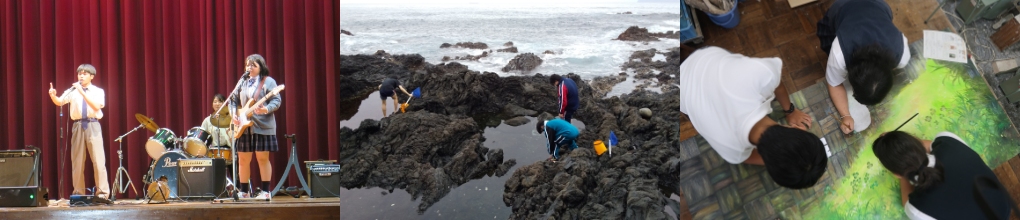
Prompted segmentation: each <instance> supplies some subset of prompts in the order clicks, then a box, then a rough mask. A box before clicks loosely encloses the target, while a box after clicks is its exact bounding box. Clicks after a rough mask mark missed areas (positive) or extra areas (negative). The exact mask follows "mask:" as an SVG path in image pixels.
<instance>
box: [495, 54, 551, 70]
mask: <svg viewBox="0 0 1020 220" xmlns="http://www.w3.org/2000/svg"><path fill="white" fill-rule="evenodd" d="M538 65H542V58H539V57H538V56H537V55H535V54H533V53H522V54H518V55H517V56H515V57H514V59H512V60H510V62H509V63H507V64H506V66H504V67H503V69H502V70H503V72H510V71H514V70H521V71H531V70H533V69H535V68H536V67H538Z"/></svg>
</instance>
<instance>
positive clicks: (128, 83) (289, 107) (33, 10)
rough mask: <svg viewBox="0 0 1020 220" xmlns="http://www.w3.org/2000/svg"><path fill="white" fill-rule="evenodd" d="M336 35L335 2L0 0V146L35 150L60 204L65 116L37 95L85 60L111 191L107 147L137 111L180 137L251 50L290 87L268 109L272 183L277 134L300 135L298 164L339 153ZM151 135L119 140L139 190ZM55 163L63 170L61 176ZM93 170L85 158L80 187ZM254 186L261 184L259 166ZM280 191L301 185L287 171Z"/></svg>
mask: <svg viewBox="0 0 1020 220" xmlns="http://www.w3.org/2000/svg"><path fill="white" fill-rule="evenodd" d="M339 36H340V2H339V0H243V1H230V0H215V1H207V0H183V1H178V0H165V1H132V0H124V1H118V0H105V1H75V0H31V1H22V0H0V86H3V88H0V91H2V92H4V94H0V98H2V101H0V105H2V107H0V109H2V110H0V111H2V113H0V130H2V131H0V144H2V146H0V149H23V148H25V146H26V145H35V146H37V147H39V148H41V149H42V151H43V158H42V160H41V164H42V166H43V171H42V179H43V184H42V185H43V186H45V187H49V188H50V192H51V196H50V198H57V196H56V195H57V192H58V180H59V177H60V176H63V177H64V181H63V182H64V183H63V192H62V194H61V195H60V198H68V196H69V194H70V192H71V190H72V186H71V165H70V159H69V158H70V156H69V154H70V151H69V150H67V148H66V146H67V144H66V143H68V142H69V141H68V140H69V139H70V135H69V133H66V130H67V129H69V127H65V126H68V125H70V123H68V122H69V118H68V117H67V111H68V109H67V107H66V106H65V107H64V108H63V111H64V112H65V113H64V117H63V118H61V117H59V114H60V111H61V108H58V107H56V106H54V105H53V103H52V102H51V101H50V100H49V97H48V95H47V92H46V91H47V90H48V89H49V83H50V82H52V83H53V85H54V87H55V88H56V89H57V90H58V93H61V92H63V91H64V90H65V89H67V88H69V87H70V86H71V84H72V83H73V82H75V81H76V76H75V73H74V70H75V69H76V68H77V66H78V65H79V64H82V63H90V64H92V65H94V66H96V69H97V70H98V74H97V75H96V78H95V79H94V81H93V82H94V83H95V84H96V85H97V86H99V87H101V88H103V89H105V90H106V100H107V101H106V107H105V108H104V109H103V111H104V114H105V117H104V118H103V119H102V120H100V124H101V125H102V128H103V141H104V144H105V145H106V146H105V153H106V167H107V173H108V176H109V180H107V181H110V185H111V189H112V187H113V180H114V178H116V171H117V167H118V161H117V149H118V143H117V142H114V141H113V140H114V139H116V138H117V137H118V136H120V135H121V134H124V133H126V132H127V131H129V130H131V129H132V128H134V127H136V126H138V125H139V123H138V122H137V121H136V120H135V118H134V114H135V113H142V114H145V115H148V116H149V117H153V118H155V121H156V123H158V124H159V126H160V127H163V128H169V129H171V130H172V131H173V132H174V133H176V134H177V136H184V135H185V133H186V132H187V131H188V129H190V128H191V127H195V126H200V125H201V122H202V120H203V119H204V118H205V117H206V116H208V115H209V114H211V113H212V111H213V110H212V107H211V105H212V101H211V97H212V95H213V94H215V93H221V94H223V95H228V93H229V92H230V91H231V89H233V87H234V85H235V83H236V82H237V80H238V79H239V77H240V76H241V74H242V73H243V72H244V68H243V65H244V63H243V61H244V58H245V57H246V56H247V55H249V54H253V53H258V54H262V55H263V56H264V57H265V58H266V60H267V62H268V64H267V65H268V68H269V69H270V70H271V76H272V77H273V78H276V81H277V82H278V83H280V84H285V85H287V89H286V90H284V91H283V92H282V93H281V94H282V97H283V106H282V108H280V110H279V111H277V112H276V120H277V126H278V129H277V136H278V138H279V141H280V143H279V144H280V151H278V152H275V153H272V156H271V158H272V163H273V178H272V183H273V186H275V185H276V183H277V182H278V181H279V180H280V178H281V175H282V174H283V171H284V166H285V165H287V162H288V157H289V149H290V143H289V142H288V141H287V139H285V138H284V137H283V135H284V134H292V133H293V134H297V140H298V143H297V146H298V148H297V151H298V158H299V159H300V160H301V161H305V160H315V159H333V160H335V159H337V158H338V157H339V155H340V153H339V137H338V135H339V133H340V128H339V127H338V126H337V123H336V122H338V121H339V119H338V118H337V116H336V115H335V114H333V113H335V112H337V111H338V109H339V106H338V102H337V101H335V100H338V99H339V97H338V96H339V92H338V90H337V87H338V86H339V84H340V79H339V77H337V74H336V73H338V72H339V69H340V67H339V63H340V56H339V55H340V44H339V42H340V40H339V39H340V37H339ZM62 127H63V129H64V131H65V136H64V139H61V135H60V133H61V128H62ZM153 134H154V133H152V132H149V131H147V130H144V129H142V130H139V131H138V132H135V133H132V134H130V135H128V136H127V137H126V138H125V139H124V143H123V148H124V166H125V167H126V168H127V169H128V171H130V176H131V179H132V180H133V182H134V184H135V187H136V188H138V189H140V190H141V189H143V188H144V186H143V185H142V175H143V174H145V173H146V172H148V170H149V162H150V159H149V157H148V156H147V154H146V152H145V149H144V144H145V141H146V140H147V139H148V138H149V137H150V136H152V135H153ZM61 151H64V152H63V154H64V155H63V157H62V158H60V157H58V153H60V152H61ZM61 160H63V161H65V162H66V163H67V164H65V165H64V167H63V168H62V169H61V168H60V164H59V163H58V162H59V161H61ZM252 165H253V166H257V162H255V160H254V159H253V160H252ZM301 166H302V170H303V169H304V168H303V166H304V164H303V163H302V164H301ZM91 167H92V166H91V162H86V168H85V170H86V173H85V175H86V179H87V185H88V186H89V187H91V186H94V184H93V181H92V177H93V175H92V168H91ZM291 172H292V173H293V171H291ZM302 172H304V171H302ZM302 175H303V173H302ZM251 178H252V182H253V183H258V182H259V181H261V180H260V179H259V171H258V169H256V167H253V169H252V177H251ZM285 185H299V183H298V182H297V179H296V177H295V176H294V174H290V177H289V181H288V182H287V183H286V184H285ZM256 186H257V184H256ZM129 191H130V189H129ZM134 197H135V195H134V194H133V193H130V194H129V195H123V194H121V195H119V198H134Z"/></svg>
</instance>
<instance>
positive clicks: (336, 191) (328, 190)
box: [308, 164, 340, 198]
mask: <svg viewBox="0 0 1020 220" xmlns="http://www.w3.org/2000/svg"><path fill="white" fill-rule="evenodd" d="M308 173H309V175H310V176H311V177H310V178H309V179H308V187H309V188H312V190H311V191H312V194H311V195H309V197H312V198H323V197H340V165H339V164H328V165H313V166H312V167H311V168H309V169H308Z"/></svg>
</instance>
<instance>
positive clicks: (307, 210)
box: [0, 196, 340, 220]
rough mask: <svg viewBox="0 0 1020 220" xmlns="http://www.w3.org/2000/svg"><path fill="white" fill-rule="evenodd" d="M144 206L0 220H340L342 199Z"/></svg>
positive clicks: (49, 210)
mask: <svg viewBox="0 0 1020 220" xmlns="http://www.w3.org/2000/svg"><path fill="white" fill-rule="evenodd" d="M144 202H145V201H144V200H133V199H130V200H125V199H121V200H117V201H116V202H115V203H114V204H113V205H96V206H80V207H69V206H68V204H67V201H66V200H65V201H63V202H59V201H56V200H51V202H50V206H49V207H28V208H0V212H2V213H3V215H0V219H302V220H303V219H340V199H339V198H308V197H307V196H305V197H302V198H294V197H289V196H276V197H273V201H271V202H264V201H263V202H226V203H213V202H212V201H195V202H172V203H166V204H145V203H144ZM299 216H300V217H299ZM295 217H299V218H295Z"/></svg>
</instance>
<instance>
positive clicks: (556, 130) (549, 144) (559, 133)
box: [535, 118, 579, 162]
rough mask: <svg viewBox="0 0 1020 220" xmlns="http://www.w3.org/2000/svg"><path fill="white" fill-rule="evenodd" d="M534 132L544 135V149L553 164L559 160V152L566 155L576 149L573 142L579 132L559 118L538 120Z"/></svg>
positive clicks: (575, 144)
mask: <svg viewBox="0 0 1020 220" xmlns="http://www.w3.org/2000/svg"><path fill="white" fill-rule="evenodd" d="M535 130H536V131H538V133H539V134H544V135H545V139H546V143H545V149H546V151H548V152H549V154H550V155H552V156H551V157H550V158H549V160H552V161H553V162H556V161H557V160H559V159H560V150H564V151H566V152H564V154H566V153H568V152H570V151H572V150H574V149H576V148H577V143H576V142H575V141H574V140H576V139H577V135H578V134H579V132H578V131H577V127H574V125H572V124H570V122H567V121H566V120H563V119H560V118H553V119H551V120H539V121H538V122H536V123H535Z"/></svg>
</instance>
